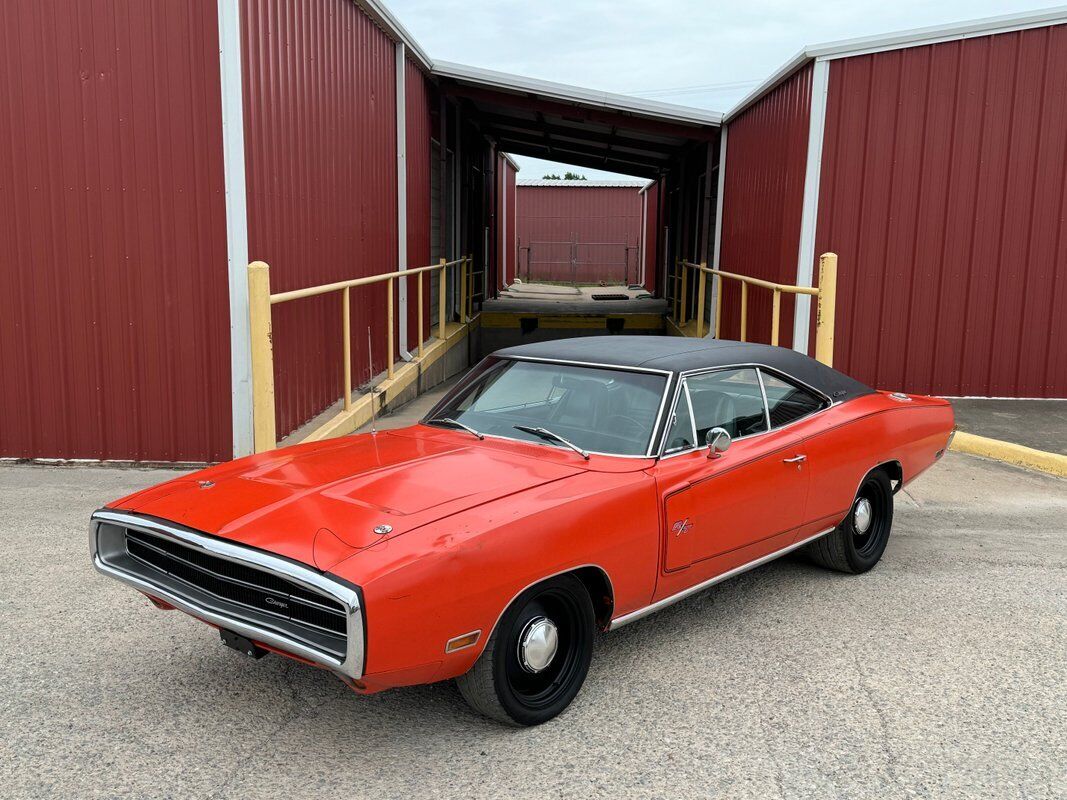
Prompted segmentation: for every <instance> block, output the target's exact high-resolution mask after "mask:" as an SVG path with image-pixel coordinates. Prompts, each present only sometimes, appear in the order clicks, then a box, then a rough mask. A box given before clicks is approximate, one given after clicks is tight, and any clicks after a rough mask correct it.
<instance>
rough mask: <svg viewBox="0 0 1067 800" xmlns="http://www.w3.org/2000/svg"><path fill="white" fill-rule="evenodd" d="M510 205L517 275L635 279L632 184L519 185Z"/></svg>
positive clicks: (637, 198) (637, 233) (637, 213)
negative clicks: (517, 250) (573, 263)
mask: <svg viewBox="0 0 1067 800" xmlns="http://www.w3.org/2000/svg"><path fill="white" fill-rule="evenodd" d="M516 206H517V213H518V240H519V248H520V253H521V260H520V271H519V277H521V278H522V279H523V280H528V279H529V280H534V281H537V280H551V281H570V280H574V279H577V280H578V281H580V282H598V281H607V282H614V283H620V282H630V281H632V280H635V279H636V274H637V268H638V255H639V249H638V248H639V245H640V242H641V195H639V194H638V190H637V187H634V186H624V187H568V186H526V185H523V184H519V186H518V188H517V193H516ZM574 243H577V244H576V245H575V244H574ZM572 254H574V256H573V257H575V258H576V262H577V264H576V267H575V268H574V269H572V266H571V259H572Z"/></svg>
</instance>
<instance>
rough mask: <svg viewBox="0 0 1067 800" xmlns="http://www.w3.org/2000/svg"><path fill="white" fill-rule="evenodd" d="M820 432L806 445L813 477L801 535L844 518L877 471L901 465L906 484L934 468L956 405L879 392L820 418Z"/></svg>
mask: <svg viewBox="0 0 1067 800" xmlns="http://www.w3.org/2000/svg"><path fill="white" fill-rule="evenodd" d="M819 417H820V420H819V423H818V424H819V427H821V430H818V429H815V430H813V431H812V432H811V436H810V438H808V439H807V440H806V441H805V442H804V448H803V449H804V452H805V453H806V454H807V456H808V460H807V467H808V468H809V469H810V470H811V471H812V473H811V487H810V490H809V494H808V513H807V514H806V516H807V519H808V520H809V521H810V522H809V524H808V526H807V528H806V529H805V530H803V531H801V534H800V535H801V536H804V535H807V534H809V533H814V532H815V531H817V530H820V529H823V528H825V527H827V526H828V525H836V524H837V523H838V522H840V521H841V519H842V518H843V517H844V515H845V513H846V512H847V511H848V509H849V507H850V506H851V504H852V501H853V499H854V498H855V495H856V491H857V489H858V488H859V484H860V481H862V480H863V477H864V476H865V475H866V474H867V473H868V472H869V471H870V470H871V469H872V468H874V467H876V466H878V465H879V464H884V463H886V462H888V461H896V462H899V464H900V466H901V471H902V473H903V476H904V483H908V482H909V481H911V480H913V479H914V478H915V477H916V476H917V475H919V474H920V473H921V472H923V471H924V470H925V469H927V468H928V467H930V466H931V465H932V464H934V463H935V462H936V461H937V459H938V457H939V452H941V451H943V450H944V449H945V447H947V445H948V437H949V434H950V433H951V431H952V427H953V414H952V406H951V405H949V403H948V402H947V401H945V400H940V399H937V398H930V397H921V396H917V395H916V396H911V397H909V399H907V400H898V399H893V398H891V397H890V396H889V395H886V394H884V393H881V392H879V393H876V394H873V395H867V396H864V397H860V398H857V399H855V400H851V401H849V402H846V403H842V404H841V405H839V406H835V407H833V408H831V409H828V410H827V411H825V412H824V413H822V414H820V415H819Z"/></svg>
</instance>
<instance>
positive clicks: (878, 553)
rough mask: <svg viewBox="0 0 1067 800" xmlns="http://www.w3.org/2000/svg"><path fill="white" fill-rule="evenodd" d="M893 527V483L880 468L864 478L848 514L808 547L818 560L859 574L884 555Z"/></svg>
mask: <svg viewBox="0 0 1067 800" xmlns="http://www.w3.org/2000/svg"><path fill="white" fill-rule="evenodd" d="M892 528H893V486H892V484H891V483H890V482H889V476H888V475H886V474H885V472H883V471H882V470H880V469H877V470H874V471H873V472H871V473H869V474H868V475H867V477H866V478H864V479H863V483H861V484H860V488H859V491H858V492H857V493H856V497H855V499H854V500H853V501H852V506H851V508H849V511H848V515H847V516H846V517H845V519H844V520H843V521H842V522H841V524H840V525H838V526H837V527H836V528H835V529H834V530H833V531H832V532H831V533H828V534H827V535H826V536H823V537H822V538H820V539H817V540H816V541H814V542H812V543H811V544H809V545H808V547H807V552H808V556H809V557H810V558H811V560H812V561H814V562H815V563H816V564H819V565H820V566H823V567H826V568H828V569H836V570H838V571H839V572H848V573H851V574H853V575H858V574H859V573H861V572H866V571H867V570H869V569H871V567H873V566H874V565H875V564H877V563H878V561H879V560H880V559H881V558H882V553H884V552H885V548H886V545H887V544H888V543H889V534H890V532H891V530H892Z"/></svg>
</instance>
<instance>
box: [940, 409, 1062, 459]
mask: <svg viewBox="0 0 1067 800" xmlns="http://www.w3.org/2000/svg"><path fill="white" fill-rule="evenodd" d="M952 410H953V411H954V412H955V414H956V426H957V427H958V428H959V429H960V430H961V431H966V432H967V433H973V434H975V435H977V436H986V437H988V438H990V439H1000V440H1001V441H1004V442H1012V443H1014V444H1021V445H1024V446H1026V447H1033V448H1034V449H1035V450H1044V451H1046V452H1049V453H1059V454H1060V455H1067V400H986V399H983V398H966V399H960V400H953V401H952Z"/></svg>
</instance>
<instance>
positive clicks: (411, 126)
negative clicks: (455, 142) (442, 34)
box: [404, 59, 436, 349]
mask: <svg viewBox="0 0 1067 800" xmlns="http://www.w3.org/2000/svg"><path fill="white" fill-rule="evenodd" d="M404 92H405V94H404V97H405V100H406V102H405V112H404V122H405V124H406V128H407V131H406V132H405V143H406V145H407V149H406V152H405V159H404V160H405V162H406V164H407V177H408V179H407V209H408V215H407V230H408V266H409V267H423V266H426V265H427V264H429V263H430V180H431V178H430V170H431V165H432V164H433V161H432V158H431V156H432V148H431V141H432V137H433V119H432V115H431V114H430V109H431V108H433V106H434V104H435V103H436V100H435V98H434V95H433V94H432V89H431V86H430V84H429V79H428V78H427V77H426V75H424V74H423V72H422V70H420V69H419V68H418V66H417V65H416V64H415V62H414V61H412V60H411V59H408V60H407V63H406V69H405V73H404ZM435 278H436V274H434V273H429V274H424V275H423V277H422V281H423V287H422V288H423V314H424V316H425V320H424V322H423V329H422V335H423V338H425V336H426V332H427V331H428V330H429V325H430V314H429V311H430V291H429V290H430V283H431V282H432V281H433V280H434V279H435ZM408 308H409V310H408V347H409V349H413V348H415V347H417V346H418V344H419V338H418V330H417V329H418V325H419V317H418V284H417V279H416V278H413V279H411V280H410V281H408Z"/></svg>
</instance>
